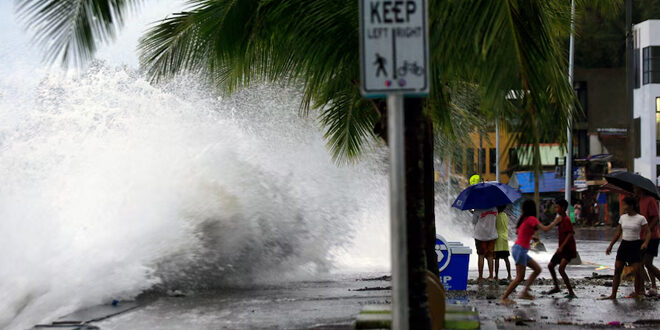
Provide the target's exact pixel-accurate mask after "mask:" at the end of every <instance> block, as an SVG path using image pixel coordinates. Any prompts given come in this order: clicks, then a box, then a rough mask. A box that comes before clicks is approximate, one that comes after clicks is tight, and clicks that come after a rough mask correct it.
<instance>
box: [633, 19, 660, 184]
mask: <svg viewBox="0 0 660 330" xmlns="http://www.w3.org/2000/svg"><path fill="white" fill-rule="evenodd" d="M633 36H634V48H635V51H634V56H635V57H634V59H635V89H634V94H633V96H634V103H633V104H634V106H633V108H634V116H633V118H634V123H633V124H634V132H635V135H636V139H635V140H636V142H637V146H636V150H635V168H634V172H638V173H639V174H641V175H643V176H645V177H647V178H657V177H658V175H660V157H659V156H660V144H659V142H660V20H648V21H644V22H642V23H639V24H636V25H635V26H633ZM656 184H657V183H656Z"/></svg>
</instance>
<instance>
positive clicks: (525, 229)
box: [500, 200, 557, 305]
mask: <svg viewBox="0 0 660 330" xmlns="http://www.w3.org/2000/svg"><path fill="white" fill-rule="evenodd" d="M556 224H557V219H555V221H553V222H552V223H551V224H550V225H548V226H544V225H543V224H542V223H540V222H539V220H538V219H537V218H536V203H534V201H533V200H526V201H524V202H523V204H522V214H521V215H520V219H518V226H517V228H518V229H517V233H518V239H517V240H516V243H515V244H514V245H513V247H512V248H511V255H512V256H513V260H514V261H515V262H516V278H515V279H514V280H513V282H511V284H509V287H508V288H507V289H506V292H504V296H502V299H501V300H500V304H505V305H509V304H515V301H513V300H511V299H509V295H510V294H511V292H513V290H515V288H516V287H517V286H518V284H520V283H521V282H522V281H524V280H525V269H526V268H527V267H529V268H531V269H532V274H531V275H530V276H529V278H528V279H527V284H526V285H525V289H524V290H523V291H522V292H521V293H520V296H519V297H520V299H530V300H531V299H534V296H532V295H531V294H529V287H531V286H532V283H534V280H535V279H536V277H537V276H539V274H540V273H541V267H540V266H539V264H538V263H537V262H536V261H534V259H532V258H531V257H530V256H529V255H528V254H527V253H528V252H529V242H530V241H531V240H532V236H533V235H534V233H535V232H536V230H537V229H541V230H543V231H550V230H551V229H552V228H553V227H554V226H555V225H556Z"/></svg>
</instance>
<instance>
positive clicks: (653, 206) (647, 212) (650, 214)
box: [633, 186, 660, 296]
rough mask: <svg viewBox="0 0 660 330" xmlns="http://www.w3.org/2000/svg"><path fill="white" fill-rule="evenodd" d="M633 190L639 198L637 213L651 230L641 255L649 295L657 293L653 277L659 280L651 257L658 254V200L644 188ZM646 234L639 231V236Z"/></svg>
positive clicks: (659, 275)
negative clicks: (649, 281) (649, 238)
mask: <svg viewBox="0 0 660 330" xmlns="http://www.w3.org/2000/svg"><path fill="white" fill-rule="evenodd" d="M633 191H634V193H635V195H636V196H637V198H638V199H639V213H640V214H641V215H643V216H644V217H645V218H646V220H647V221H648V223H649V227H648V228H649V229H648V230H649V231H650V232H651V240H650V241H649V245H648V247H647V248H646V251H644V254H643V255H642V265H643V267H645V268H646V270H647V271H648V273H649V277H650V278H651V282H652V283H653V288H652V291H651V292H649V295H653V296H654V295H656V294H657V290H658V289H657V287H656V285H655V279H656V278H657V279H659V280H660V270H658V268H656V267H655V266H654V265H653V258H654V257H657V256H658V244H659V243H660V229H659V228H658V201H657V200H656V199H655V198H654V197H653V196H651V194H650V193H648V192H646V191H645V190H644V189H642V188H640V187H638V186H634V187H633ZM644 235H646V233H645V232H642V233H640V238H643V237H644Z"/></svg>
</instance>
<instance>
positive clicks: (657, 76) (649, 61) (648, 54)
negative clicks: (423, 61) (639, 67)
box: [642, 46, 660, 85]
mask: <svg viewBox="0 0 660 330" xmlns="http://www.w3.org/2000/svg"><path fill="white" fill-rule="evenodd" d="M642 53H643V63H642V64H643V68H644V70H643V74H642V78H643V83H644V85H646V84H655V83H660V46H649V47H645V48H644V49H643V50H642Z"/></svg>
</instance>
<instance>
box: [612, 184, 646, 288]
mask: <svg viewBox="0 0 660 330" xmlns="http://www.w3.org/2000/svg"><path fill="white" fill-rule="evenodd" d="M636 210H637V200H635V199H634V198H633V197H630V196H628V197H626V198H624V199H623V211H624V212H625V214H623V215H621V217H620V218H619V226H618V227H617V229H616V234H614V238H613V239H612V242H611V243H610V246H608V247H607V250H605V254H607V255H610V253H611V252H612V246H614V243H616V241H617V240H618V239H619V237H621V238H623V239H622V240H621V244H619V249H618V250H617V251H616V261H615V262H614V280H613V281H612V294H611V295H609V296H607V297H601V298H600V299H616V292H617V290H619V284H620V283H621V272H623V266H625V265H626V264H628V265H631V266H632V267H633V273H634V274H635V292H634V293H633V294H631V295H630V297H643V296H644V290H643V287H642V286H643V282H642V272H641V267H640V264H641V261H642V253H643V252H644V250H645V249H646V247H647V246H648V245H649V240H651V232H650V231H648V230H647V229H648V223H647V222H646V218H644V217H643V216H642V215H641V214H638V213H637V212H636ZM641 232H646V235H645V236H644V240H643V241H642V240H641V239H639V237H640V236H639V235H640V233H641Z"/></svg>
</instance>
